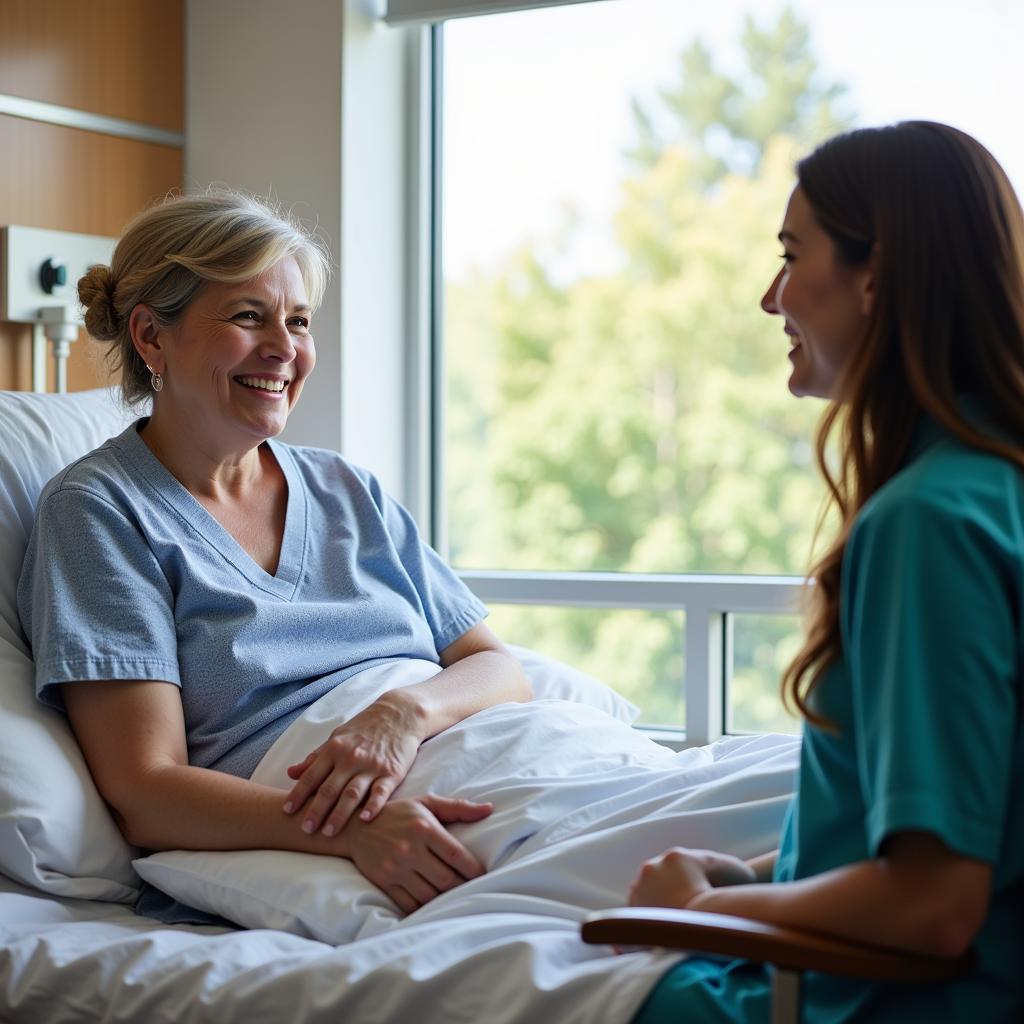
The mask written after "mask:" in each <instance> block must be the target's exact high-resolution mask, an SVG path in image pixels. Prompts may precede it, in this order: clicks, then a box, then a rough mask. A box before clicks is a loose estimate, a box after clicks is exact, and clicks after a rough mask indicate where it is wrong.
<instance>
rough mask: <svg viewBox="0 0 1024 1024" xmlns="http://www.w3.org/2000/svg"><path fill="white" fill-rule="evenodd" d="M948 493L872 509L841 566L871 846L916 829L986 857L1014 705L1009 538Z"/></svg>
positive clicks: (998, 824) (994, 833) (1001, 793)
mask: <svg viewBox="0 0 1024 1024" xmlns="http://www.w3.org/2000/svg"><path fill="white" fill-rule="evenodd" d="M1011 533H1012V530H1010V531H1008V530H1007V529H1006V528H1004V527H1001V526H1000V525H999V524H998V523H997V522H996V521H995V520H994V519H993V518H992V517H991V516H989V515H987V514H986V512H985V510H984V509H982V508H980V507H978V508H974V509H972V507H971V506H970V503H969V501H968V500H964V501H958V500H956V499H954V498H952V497H950V496H943V497H936V496H934V495H929V494H924V495H915V494H905V495H903V496H902V498H901V500H898V501H894V502H888V503H885V504H883V505H879V506H876V507H873V508H869V510H867V511H866V513H865V514H863V516H862V519H861V520H860V522H858V524H857V526H856V527H855V528H854V531H853V533H852V535H851V538H850V542H849V544H848V546H847V552H846V560H845V562H844V567H843V595H842V608H843V613H842V627H843V643H844V649H845V650H846V652H847V658H848V663H849V666H850V674H851V685H852V699H853V715H854V729H855V734H856V739H857V760H858V768H859V773H860V781H861V786H862V790H863V795H864V800H865V805H866V807H867V821H866V822H865V826H866V832H867V837H868V842H869V845H870V847H871V849H872V851H873V852H875V853H877V852H878V850H879V847H880V846H881V844H882V842H883V840H884V839H885V838H886V836H888V835H891V834H893V833H895V832H899V831H908V830H921V831H926V832H931V833H933V834H935V835H937V836H939V837H940V838H941V839H942V840H943V841H944V842H945V843H946V844H947V845H948V846H949V847H950V848H951V849H953V850H956V851H958V852H960V853H962V854H963V855H965V856H970V857H975V858H978V859H980V860H984V861H988V862H993V863H994V862H995V861H996V860H997V859H998V857H999V853H1000V847H1001V843H1002V838H1003V831H1004V827H1005V814H1006V807H1007V801H1008V794H1009V789H1010V784H1011V767H1012V760H1011V758H1012V749H1013V729H1014V723H1015V721H1016V717H1017V714H1018V713H1019V712H1018V709H1017V700H1018V697H1017V694H1016V685H1017V684H1016V678H1017V661H1018V643H1017V626H1016V616H1017V608H1016V605H1017V599H1016V586H1017V584H1016V573H1017V569H1016V566H1017V562H1018V560H1019V556H1016V557H1015V555H1014V548H1015V546H1016V544H1017V543H1018V538H1016V537H1014V536H1011Z"/></svg>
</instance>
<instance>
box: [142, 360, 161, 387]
mask: <svg viewBox="0 0 1024 1024" xmlns="http://www.w3.org/2000/svg"><path fill="white" fill-rule="evenodd" d="M146 369H147V370H149V374H150V376H149V386H150V387H151V388H152V389H153V390H154V391H163V389H164V378H163V377H162V376H161V375H160V374H159V373H157V372H156V370H154V369H153V367H152V366H150V365H149V363H146Z"/></svg>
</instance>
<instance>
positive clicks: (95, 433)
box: [0, 390, 797, 1024]
mask: <svg viewBox="0 0 1024 1024" xmlns="http://www.w3.org/2000/svg"><path fill="white" fill-rule="evenodd" d="M132 418H133V416H132V415H131V414H129V413H128V412H127V411H126V410H124V409H123V408H121V407H120V405H119V404H118V401H117V399H116V398H115V397H114V394H113V393H112V392H110V391H106V390H100V391H94V392H84V393H78V394H71V395H59V396H58V395H36V394H21V393H0V1021H4V1022H11V1024H16V1022H20V1021H31V1022H33V1024H39V1022H45V1024H64V1022H68V1024H71V1022H85V1021H101V1020H102V1021H105V1022H113V1024H116V1022H134V1021H146V1022H152V1024H161V1022H164V1021H166V1022H171V1021H173V1022H176V1024H177V1022H217V1024H226V1022H231V1021H239V1022H241V1021H245V1022H246V1024H250V1022H261V1021H267V1022H270V1021H275V1022H277V1021H285V1020H287V1021H291V1022H296V1024H315V1022H320V1021H325V1022H326V1021H338V1020H349V1021H358V1022H367V1024H368V1022H375V1021H381V1022H384V1021H393V1022H403V1021H410V1022H413V1021H415V1022H417V1024H431V1022H435V1021H436V1022H438V1024H440V1022H442V1021H444V1022H448V1021H463V1020H464V1021H478V1020H487V1021H489V1022H492V1024H502V1022H509V1024H511V1022H515V1021H559V1022H580V1024H583V1022H589V1021H595V1022H596V1021H602V1022H615V1021H628V1020H629V1019H630V1018H631V1016H632V1015H633V1014H634V1013H635V1011H636V1010H637V1008H638V1007H639V1005H640V1004H641V1003H642V1002H643V1000H644V998H645V997H646V995H647V993H648V992H649V991H650V989H651V987H652V986H653V985H654V983H655V982H656V981H657V979H658V978H660V977H661V975H662V974H664V972H665V971H666V970H668V968H669V967H670V966H671V965H672V964H673V963H674V962H675V961H676V960H677V959H678V958H679V956H680V954H679V953H673V952H666V951H664V950H661V949H641V950H639V951H634V952H629V953H627V954H624V955H615V953H614V952H613V950H612V949H611V947H610V946H609V945H608V944H607V943H608V942H612V941H615V942H622V941H625V942H627V943H630V944H632V943H634V942H648V941H649V942H653V944H654V945H656V946H658V945H671V944H672V943H671V942H669V941H668V940H666V939H665V936H664V934H663V933H646V934H647V936H648V937H647V938H646V939H645V938H644V937H643V936H638V934H636V933H634V932H629V933H628V935H627V937H626V939H625V940H623V938H622V934H623V933H621V931H620V932H615V933H614V934H613V933H611V932H607V931H602V929H604V928H607V922H602V921H597V922H594V923H592V924H588V925H586V928H587V929H588V933H587V937H588V939H589V940H590V941H589V942H584V941H583V939H582V938H581V935H580V929H581V925H583V923H584V922H585V921H586V920H587V919H588V916H590V915H593V914H594V913H595V912H597V911H604V910H606V909H608V908H614V907H616V906H617V905H618V904H620V903H621V902H622V899H623V896H624V894H625V892H626V890H627V887H628V884H629V882H630V880H631V879H632V877H633V875H634V874H635V871H636V868H637V865H638V864H639V863H640V862H641V861H642V860H643V859H645V858H646V857H650V856H653V855H655V854H657V853H660V852H661V851H662V850H664V849H665V848H667V847H668V846H671V845H675V844H678V843H684V844H687V843H688V844H690V845H694V846H715V847H717V848H721V849H727V850H730V851H732V852H734V853H736V854H737V855H739V856H754V855H756V854H758V853H761V852H764V851H765V850H767V849H770V848H772V847H773V846H774V845H775V843H776V840H777V834H778V830H779V827H780V824H781V819H782V814H783V811H784V808H785V806H786V803H787V802H788V797H789V794H790V792H791V789H792V784H793V775H794V770H795V766H796V757H797V746H796V742H795V741H794V740H793V739H792V738H790V737H780V736H763V737H732V738H727V739H725V740H723V741H721V742H720V743H718V744H714V745H712V746H711V747H708V748H702V749H700V750H689V751H682V752H680V753H678V754H677V753H673V752H671V751H668V750H667V749H665V748H663V747H659V746H657V745H656V744H654V743H652V742H651V741H649V740H648V739H647V738H646V737H644V736H643V735H642V734H641V733H639V732H638V731H637V730H635V729H633V728H631V725H630V723H631V722H632V720H633V718H634V717H635V712H636V709H635V708H633V707H632V706H631V705H629V703H628V702H626V701H624V700H623V699H622V698H621V697H619V696H618V695H617V694H616V693H615V692H614V691H613V690H611V689H610V688H608V687H606V686H604V685H603V684H602V683H600V682H598V681H596V680H593V679H590V678H589V677H586V676H583V675H581V674H580V673H577V672H575V671H574V670H572V669H570V668H569V667H568V666H564V665H559V664H558V663H557V662H553V661H550V660H549V659H545V658H543V657H542V656H540V655H537V654H535V653H534V652H530V651H525V650H523V651H520V652H519V653H520V656H521V657H522V658H523V660H524V666H525V667H526V670H527V674H528V675H529V676H530V678H531V681H532V682H533V684H534V690H535V695H536V700H535V702H534V703H533V704H531V705H529V706H520V705H501V706H499V707H498V708H495V709H489V711H488V712H484V713H481V714H480V715H478V716H473V718H472V719H470V720H467V722H466V723H460V726H459V727H456V728H454V729H452V730H449V731H448V732H446V733H445V734H442V736H441V737H437V738H435V739H434V740H431V741H429V743H428V744H426V745H425V746H424V748H423V750H422V752H421V754H420V756H419V757H418V759H417V762H416V765H415V766H414V770H413V772H411V773H410V777H409V779H407V782H406V784H405V785H406V787H407V792H408V793H409V795H415V793H416V787H417V786H419V787H420V788H421V790H422V791H427V790H428V789H429V788H431V787H433V786H436V791H437V792H445V793H450V794H451V795H459V796H468V797H475V798H480V799H483V798H488V799H493V800H494V801H495V803H496V805H497V809H496V811H495V813H494V815H492V816H491V818H490V819H487V820H486V821H485V822H482V823H480V824H479V825H470V826H462V828H463V832H462V833H461V834H460V836H461V838H462V839H463V841H464V842H466V843H467V844H468V845H470V846H471V847H472V848H473V849H474V851H475V852H477V854H478V856H480V857H481V858H482V859H483V860H484V861H485V862H486V863H487V865H488V868H489V871H488V873H487V874H486V875H485V876H483V877H482V878H481V879H476V880H474V881H472V882H469V883H466V884H465V885H463V886H460V887H459V888H458V889H456V890H453V891H452V892H450V893H446V894H443V895H442V896H440V897H438V898H437V899H436V900H434V901H433V902H432V903H430V904H428V905H427V906H426V907H423V908H421V909H420V910H419V911H417V912H416V913H415V914H413V915H410V916H408V917H403V915H401V914H400V913H399V912H398V909H397V908H396V907H394V905H393V904H391V903H390V901H389V900H388V899H387V898H386V897H385V896H384V895H383V894H382V893H380V892H379V890H376V889H375V888H374V887H373V886H371V885H369V883H367V882H366V881H365V880H364V879H362V878H361V876H359V874H358V872H357V871H355V869H354V868H353V867H352V865H351V864H350V863H349V862H347V861H342V860H335V859H333V858H324V857H313V856H310V855H305V854H293V853H285V852H279V851H240V852H234V853H203V852H185V851H169V852H164V853H160V854H156V855H154V856H150V857H144V858H143V857H140V856H139V854H140V851H137V850H133V849H132V848H130V847H129V846H128V845H127V844H126V843H125V841H124V840H123V838H122V837H121V836H120V833H119V832H118V830H117V829H116V827H115V826H114V823H113V821H112V819H111V818H110V815H109V812H108V811H107V809H106V807H105V805H104V804H103V802H102V800H101V799H100V797H99V795H98V793H97V792H96V790H95V787H94V786H93V784H92V781H91V778H90V777H89V774H88V771H87V770H86V768H85V765H84V762H83V760H82V757H81V754H80V752H79V751H78V748H77V745H76V744H75V742H74V739H73V737H72V736H71V733H70V730H69V729H68V727H67V723H66V722H65V721H64V719H63V718H62V717H61V716H60V715H58V714H56V713H55V712H53V711H51V710H49V709H47V708H44V707H42V706H41V705H39V704H38V703H37V702H36V701H35V699H34V697H33V691H32V665H31V661H30V658H29V651H28V649H27V645H26V643H25V638H24V636H23V635H22V633H21V631H20V627H19V624H18V618H17V609H16V604H15V584H16V581H17V577H18V573H19V570H20V564H21V559H22V557H23V553H24V548H25V544H26V543H27V540H28V534H29V531H30V529H31V523H32V518H33V513H34V507H35V502H36V500H37V498H38V494H39V491H40V490H41V488H42V486H43V484H44V483H45V482H46V481H47V480H48V479H49V478H50V477H52V476H53V475H54V474H55V473H56V472H57V471H58V470H59V469H60V468H62V467H63V466H64V465H67V464H68V463H70V462H71V461H73V460H74V459H75V458H77V457H79V456H80V455H82V454H84V453H85V452H87V451H89V450H90V449H91V448H93V447H95V446H96V445H98V444H99V443H101V442H102V441H103V440H104V439H106V438H107V437H109V436H112V435H113V434H116V433H118V432H119V431H120V430H121V429H123V428H124V426H125V425H126V424H127V423H128V422H130V421H131V419H132ZM417 670H420V671H429V670H431V666H427V665H426V664H425V663H422V664H421V665H420V666H419V669H417V666H416V665H415V664H404V665H402V666H397V667H395V671H396V672H398V673H400V674H401V673H408V672H415V671H417ZM402 678H403V679H404V678H407V677H406V676H403V677H402ZM352 682H353V685H352V686H351V687H349V685H348V684H346V686H345V687H339V688H337V690H336V691H335V692H334V694H333V695H328V696H329V697H332V699H334V700H335V701H336V702H337V701H340V702H341V703H340V704H331V701H330V700H327V699H326V698H325V701H326V703H324V704H322V705H321V703H320V702H318V704H317V705H314V708H313V709H310V711H309V712H308V713H307V715H305V716H303V718H302V719H300V720H299V722H297V723H296V724H295V726H293V727H291V728H289V730H288V731H287V732H286V733H285V734H284V736H283V737H282V738H281V739H280V740H279V741H278V742H277V743H275V745H274V747H273V748H271V751H270V752H268V755H267V757H266V758H265V759H264V762H261V765H260V768H259V769H258V772H260V771H262V772H264V778H265V781H270V782H271V783H272V784H273V780H274V778H278V777H280V773H281V771H282V770H283V769H282V766H283V765H286V764H287V763H289V762H290V760H294V759H295V758H294V756H293V755H294V752H295V751H296V750H299V749H303V747H304V748H305V749H309V747H308V746H305V745H306V744H308V743H309V742H310V737H311V736H314V735H315V734H316V730H318V729H320V730H323V729H325V728H329V727H330V725H331V722H332V721H333V719H332V717H331V716H338V715H340V716H342V717H344V716H346V715H348V714H351V713H354V708H355V707H356V706H358V702H359V701H360V700H361V701H363V702H368V701H369V700H371V699H373V696H374V694H375V693H377V692H379V691H380V688H381V687H387V686H389V685H398V684H400V681H396V677H395V676H394V675H388V672H387V670H382V671H381V672H378V673H377V674H376V675H374V674H372V673H365V674H361V675H360V676H357V677H355V679H354V681H352ZM341 690H344V691H345V693H344V694H339V693H338V691H341ZM353 701H355V702H356V703H355V705H353V703H352V702H353ZM114 727H115V728H116V727H117V723H115V724H114ZM275 772H276V773H277V775H275ZM140 875H141V876H142V877H145V878H146V879H147V880H149V881H151V882H154V883H155V884H159V887H160V888H162V889H165V890H166V891H168V892H170V893H171V894H172V895H174V896H176V897H177V898H179V899H181V900H182V901H183V902H186V903H189V904H190V905H192V906H196V907H199V908H200V909H202V910H205V911H207V912H209V913H212V914H216V915H218V916H219V919H220V921H221V923H218V924H208V925H175V926H171V925H164V924H160V923H159V922H156V921H154V920H151V919H148V918H145V917H142V916H140V915H138V914H136V913H135V912H134V910H133V909H132V906H133V904H134V900H135V896H136V893H137V891H138V887H139V885H140ZM613 926H614V927H616V928H621V922H618V923H615V922H613ZM629 927H633V924H632V923H631V924H630V925H629ZM595 929H596V930H595ZM616 935H618V938H616V937H615V936H616ZM652 935H653V937H652ZM688 941H691V940H688ZM594 943H596V944H594ZM683 945H686V943H685V942H684V943H683Z"/></svg>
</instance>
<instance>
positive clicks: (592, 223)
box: [436, 0, 1024, 740]
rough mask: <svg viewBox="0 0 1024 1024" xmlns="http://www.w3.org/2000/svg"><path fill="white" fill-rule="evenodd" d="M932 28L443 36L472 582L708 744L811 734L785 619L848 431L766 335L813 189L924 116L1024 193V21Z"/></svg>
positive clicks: (472, 30) (873, 12)
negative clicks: (816, 440) (804, 201)
mask: <svg viewBox="0 0 1024 1024" xmlns="http://www.w3.org/2000/svg"><path fill="white" fill-rule="evenodd" d="M915 9H916V5H893V4H891V3H884V4H883V3H881V2H878V0H865V3H863V4H860V5H857V6H856V7H855V8H851V7H849V6H848V5H847V6H845V7H844V6H843V5H835V4H825V3H821V2H818V3H811V2H808V0H802V2H799V3H795V4H788V5H783V4H773V3H763V2H760V0H759V2H756V3H755V2H754V0H720V2H719V3H716V4H713V5H693V4H679V3H678V2H677V0H630V2H629V3H624V2H615V0H610V2H603V3H591V4H587V3H584V4H575V5H572V6H568V7H554V8H551V7H549V8H546V9H542V10H535V11H524V12H519V13H514V14H500V15H493V16H486V17H474V18H464V19H459V20H456V21H451V22H448V23H445V25H444V26H443V28H439V29H437V30H436V31H438V32H443V46H442V47H441V48H440V50H441V51H443V68H442V74H441V75H440V76H439V81H440V84H441V90H440V92H441V95H440V102H441V109H442V116H441V123H442V124H443V132H442V134H441V138H440V143H441V152H442V161H441V165H442V167H443V175H442V178H441V180H440V181H439V182H438V185H439V188H440V194H441V203H440V209H441V211H442V216H441V222H440V237H441V250H440V251H441V257H440V259H441V267H440V277H441V279H442V281H443V317H442V318H441V321H440V322H441V327H442V329H441V337H440V344H441V345H442V346H443V361H442V365H443V367H444V373H443V375H442V376H441V378H440V380H439V381H438V386H437V392H436V397H437V401H438V403H439V405H440V406H441V407H442V409H443V415H442V416H441V418H440V420H439V423H440V424H441V429H440V434H439V437H438V446H439V448H440V449H441V450H442V451H443V460H442V464H443V480H441V481H440V488H441V489H440V500H439V502H438V503H437V504H438V508H439V510H440V514H439V520H440V523H439V525H440V527H441V534H442V536H443V537H444V538H445V539H446V542H447V553H448V556H449V558H450V559H451V560H452V562H453V564H454V565H455V566H456V567H457V568H458V569H460V570H462V571H464V573H465V575H466V578H467V579H469V580H470V582H471V584H472V585H473V586H474V587H476V588H477V590H478V592H480V593H481V594H482V596H484V597H485V599H487V600H488V601H489V602H491V603H492V604H494V605H497V606H500V607H498V609H497V613H496V615H495V619H494V623H495V626H496V628H497V629H498V630H499V632H501V633H502V635H503V636H504V637H505V638H506V639H507V640H509V641H512V642H517V643H522V644H526V645H529V646H533V647H536V648H538V649H541V650H544V651H546V652H547V653H550V654H553V655H555V656H558V657H562V658H564V659H566V660H568V661H571V662H573V663H575V664H579V665H580V666H581V667H585V668H587V669H588V670H589V671H591V672H592V673H594V674H596V675H599V676H600V677H602V678H604V679H605V680H606V681H608V682H610V683H612V684H615V685H618V686H619V687H620V688H621V689H622V690H623V692H624V693H626V695H627V696H629V697H631V698H632V699H634V700H636V701H638V702H639V703H640V704H641V706H642V709H643V716H642V720H643V721H645V722H647V723H649V724H652V725H657V726H675V727H678V726H680V725H682V724H683V721H684V720H685V722H686V726H687V733H688V738H692V739H697V740H703V739H707V738H712V737H713V736H714V735H716V734H717V733H718V732H719V731H720V730H721V729H733V730H737V731H745V730H758V729H769V728H771V729H778V728H793V727H794V723H793V722H792V720H789V719H786V718H785V717H780V716H779V714H778V702H777V696H776V694H777V678H778V674H779V671H780V669H781V668H782V667H783V666H784V664H785V663H786V659H787V658H788V657H790V656H791V655H792V653H793V651H794V650H795V648H796V645H797V644H798V643H799V625H798V620H797V619H796V618H795V617H794V616H793V615H791V614H782V613H783V612H785V611H786V610H787V608H789V609H792V608H793V607H794V598H795V596H796V593H797V591H798V589H799V579H798V578H799V575H800V574H801V573H803V572H804V571H805V569H806V567H807V564H808V560H809V556H810V546H811V538H812V533H813V528H814V524H815V521H816V517H817V512H818V508H819V506H820V503H821V500H822V497H823V493H822V487H821V486H820V484H819V481H818V475H817V471H816V469H815V467H814V465H813V461H814V460H813V455H812V448H813V434H814V425H815V422H816V420H817V418H818V416H819V415H820V412H821V404H820V403H818V402H815V401H813V400H807V399H805V400H802V401H797V400H795V399H793V398H792V397H791V396H790V395H789V394H788V391H787V389H786V379H787V366H788V364H787V360H786V350H787V345H786V341H785V338H784V336H783V334H782V331H781V328H780V325H779V324H778V322H774V323H773V322H772V321H771V320H769V318H767V317H765V316H764V315H763V314H762V313H761V312H760V310H759V308H758V302H759V299H760V296H761V294H762V292H763V291H764V288H765V287H766V286H767V284H768V283H769V282H770V280H771V279H772V277H773V276H774V273H775V270H776V267H777V263H776V248H777V243H775V242H774V241H773V239H774V237H775V233H776V232H777V231H778V227H779V222H780V220H781V215H782V211H783V208H784V205H785V200H786V197H787V195H788V192H789V190H790V188H791V186H792V181H793V173H792V168H793V163H794V161H795V160H796V159H797V158H798V157H799V156H800V155H801V154H802V153H804V152H806V151H807V150H808V149H809V148H811V147H813V145H814V144H815V143H816V142H818V141H820V140H822V139H823V138H825V137H827V136H828V135H830V134H832V133H834V132H835V131H837V130H840V129H843V128H846V127H853V126H856V125H859V124H873V123H885V122H888V121H892V120H897V119H900V118H904V117H925V118H934V119H937V120H944V121H949V122H952V123H954V124H961V125H963V126H964V127H965V128H966V129H967V130H969V131H971V132H972V134H975V135H977V136H978V137H979V138H981V139H982V141H984V142H985V143H986V144H988V145H989V147H990V148H991V149H992V150H993V152H994V153H995V154H996V156H997V157H998V158H999V159H1000V160H1001V161H1002V162H1003V164H1004V166H1006V168H1007V170H1008V171H1009V172H1010V174H1011V177H1012V178H1015V179H1016V182H1017V184H1018V186H1020V185H1021V184H1024V142H1022V140H1021V138H1020V136H1019V133H1018V132H1017V131H1016V128H1015V124H1016V121H1015V118H1014V116H1013V112H1012V111H1011V110H1009V109H1008V107H1007V106H1006V104H1007V103H1008V102H1009V101H1010V99H1011V98H1012V97H1015V96H1019V95H1022V94H1024V88H1022V87H1024V71H1022V70H1021V65H1020V62H1019V61H1018V59H1017V57H1016V55H1015V54H1014V53H1012V52H1011V46H1012V40H1014V39H1016V38H1019V35H1018V34H1017V33H1015V32H1013V31H1010V29H1009V28H1008V26H1007V23H1006V22H1007V20H1009V19H1015V20H1016V21H1017V22H1021V21H1022V18H1021V15H1020V14H1019V13H1018V12H1017V10H1016V7H1015V6H1014V5H1011V4H1009V3H1006V2H1002V0H987V2H980V3H978V4H975V5H972V7H971V10H970V11H969V12H968V11H967V10H966V9H965V8H964V7H963V5H962V4H959V3H955V2H952V0H949V2H934V3H931V4H929V5H928V19H927V22H925V21H923V20H922V19H921V18H920V16H919V15H918V14H917V13H915ZM1021 27H1024V25H1022V26H1021ZM659 588H661V589H659ZM670 591H671V593H672V595H673V596H672V597H671V598H667V597H666V595H667V594H668V593H669V592H670ZM553 595H556V596H557V600H556V599H554V598H553ZM672 601H674V602H675V604H674V605H673V604H672V603H671V602H672ZM553 606H557V610H556V611H553V610H552V607H553ZM595 608H600V609H601V611H600V613H597V612H595V610H594V609H595ZM684 680H686V682H685V685H684ZM684 691H685V697H684Z"/></svg>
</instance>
